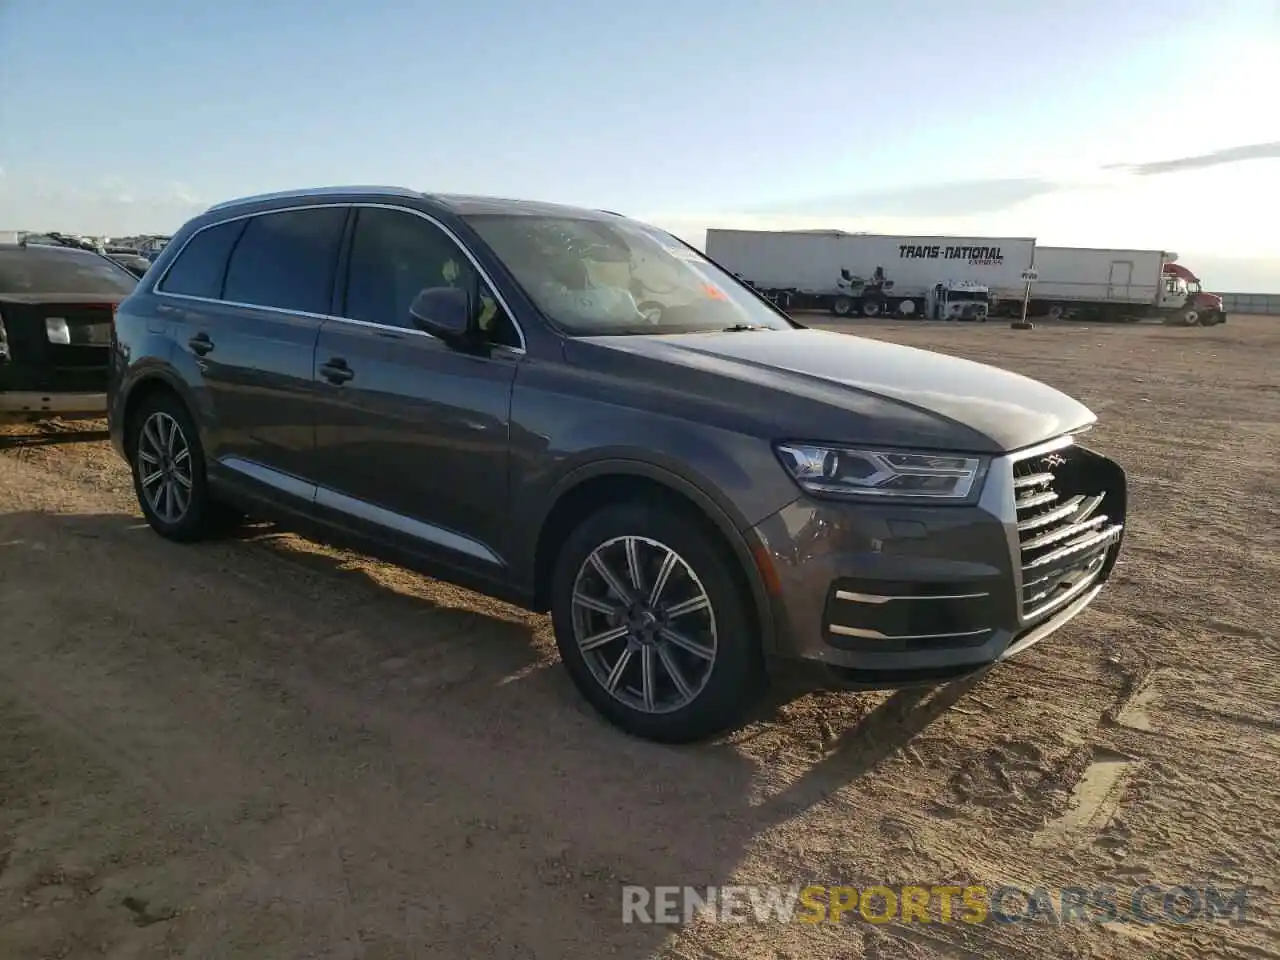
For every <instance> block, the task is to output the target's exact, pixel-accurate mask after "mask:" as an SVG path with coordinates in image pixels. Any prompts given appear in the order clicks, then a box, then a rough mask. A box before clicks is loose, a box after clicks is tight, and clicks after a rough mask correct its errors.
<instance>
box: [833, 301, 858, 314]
mask: <svg viewBox="0 0 1280 960" xmlns="http://www.w3.org/2000/svg"><path fill="white" fill-rule="evenodd" d="M831 312H832V313H834V314H835V315H836V316H837V317H847V316H849V314H851V313H853V301H852V300H850V299H849V298H848V297H836V298H835V300H834V301H833V302H832V304H831Z"/></svg>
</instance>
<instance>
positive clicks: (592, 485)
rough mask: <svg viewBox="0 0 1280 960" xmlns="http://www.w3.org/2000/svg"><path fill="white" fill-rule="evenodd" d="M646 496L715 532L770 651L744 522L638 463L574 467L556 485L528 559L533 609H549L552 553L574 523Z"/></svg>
mask: <svg viewBox="0 0 1280 960" xmlns="http://www.w3.org/2000/svg"><path fill="white" fill-rule="evenodd" d="M645 496H660V497H666V498H668V499H669V500H671V501H673V502H674V503H676V504H677V505H680V506H683V507H684V508H686V509H691V510H692V511H694V512H696V513H697V514H698V515H700V516H701V517H702V518H704V519H705V520H706V521H707V523H708V524H709V525H710V526H711V527H712V528H713V529H714V531H715V532H716V533H718V534H719V536H720V539H721V541H722V542H723V544H724V545H725V546H726V547H727V548H728V549H729V550H730V552H731V553H732V555H733V559H734V560H736V561H737V562H736V568H737V570H738V571H739V572H740V574H741V576H742V578H743V580H744V581H745V585H746V586H747V588H748V589H749V591H750V594H751V598H752V601H753V602H752V604H751V606H752V609H753V612H754V613H755V619H756V623H757V626H758V628H759V630H760V637H761V642H762V645H763V648H764V650H765V651H766V652H770V651H772V650H773V649H774V632H773V617H772V607H771V604H770V601H769V596H768V592H767V591H766V589H765V578H764V576H763V575H762V574H761V571H760V568H759V566H758V564H757V561H756V557H755V554H754V552H753V548H752V545H751V544H750V543H749V541H748V538H747V535H746V534H744V530H745V529H747V528H748V524H747V523H746V522H745V520H742V519H741V518H739V517H735V516H733V515H732V514H731V512H730V509H726V507H724V506H722V505H721V504H720V503H719V502H718V501H717V499H716V498H715V497H713V496H712V495H711V494H709V493H707V492H706V491H705V490H704V489H703V488H702V487H701V486H699V485H698V484H696V483H694V482H692V481H690V480H688V479H687V478H685V477H682V476H680V475H679V474H676V473H673V472H671V471H669V470H667V469H665V468H663V467H660V466H657V465H655V464H652V463H648V462H646V461H642V460H622V459H610V460H600V461H595V462H593V463H590V464H586V465H584V466H581V467H578V468H577V469H575V470H573V471H572V472H570V473H569V474H568V475H566V476H565V477H564V478H562V479H561V481H560V482H559V483H558V484H556V486H555V488H554V489H553V491H552V494H551V496H549V497H548V501H547V502H548V506H547V508H546V509H545V510H544V511H543V513H542V516H541V520H540V522H539V524H538V533H537V537H536V541H535V544H534V549H533V555H532V557H531V565H532V581H533V601H534V606H535V608H536V609H537V610H540V611H545V610H547V609H549V608H550V598H549V593H550V582H551V571H552V569H553V567H554V564H555V555H556V552H557V551H558V550H559V549H560V547H561V545H562V544H563V543H564V541H565V539H566V538H567V537H568V536H569V534H570V533H571V532H572V531H573V529H574V527H576V526H577V524H578V523H580V522H582V520H583V519H585V518H586V516H588V515H589V514H590V513H591V512H593V511H594V510H597V509H599V508H600V507H602V506H604V505H605V504H608V503H614V502H619V501H621V500H625V499H637V498H642V497H645Z"/></svg>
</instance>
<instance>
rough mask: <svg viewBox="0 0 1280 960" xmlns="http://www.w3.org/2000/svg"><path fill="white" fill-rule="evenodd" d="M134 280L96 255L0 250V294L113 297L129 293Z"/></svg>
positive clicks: (50, 250)
mask: <svg viewBox="0 0 1280 960" xmlns="http://www.w3.org/2000/svg"><path fill="white" fill-rule="evenodd" d="M137 283H138V281H137V278H136V277H134V276H133V274H131V273H130V272H129V271H128V270H126V269H124V268H123V267H121V266H119V265H117V264H114V263H112V262H111V261H110V260H108V259H107V258H106V257H100V256H97V255H95V254H89V253H80V252H77V251H73V250H63V249H59V248H57V247H43V248H42V247H36V246H31V247H15V248H12V249H9V250H0V294H4V293H19V294H42V293H71V294H90V295H97V294H101V295H103V296H108V297H115V296H121V295H127V294H130V293H132V292H133V288H134V287H135V286H137Z"/></svg>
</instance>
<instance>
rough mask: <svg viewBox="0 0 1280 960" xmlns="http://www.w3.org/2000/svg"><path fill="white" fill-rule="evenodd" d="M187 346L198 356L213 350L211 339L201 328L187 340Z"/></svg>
mask: <svg viewBox="0 0 1280 960" xmlns="http://www.w3.org/2000/svg"><path fill="white" fill-rule="evenodd" d="M187 346H188V347H190V348H191V352H192V353H194V354H195V355H196V356H198V357H203V356H204V355H205V354H206V353H209V352H210V351H212V350H213V341H212V340H210V339H209V335H208V334H207V333H205V332H204V331H203V330H202V331H201V332H200V333H197V334H196V335H195V336H194V337H192V338H191V339H190V340H188V341H187Z"/></svg>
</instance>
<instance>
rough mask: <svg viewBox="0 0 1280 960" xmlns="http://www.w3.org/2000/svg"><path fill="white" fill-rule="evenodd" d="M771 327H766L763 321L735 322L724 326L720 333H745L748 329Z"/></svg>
mask: <svg viewBox="0 0 1280 960" xmlns="http://www.w3.org/2000/svg"><path fill="white" fill-rule="evenodd" d="M772 329H773V328H772V327H766V326H765V325H764V324H763V323H735V324H734V325H733V326H732V327H725V328H724V329H723V330H721V331H720V332H721V333H745V332H746V331H748V330H772Z"/></svg>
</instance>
